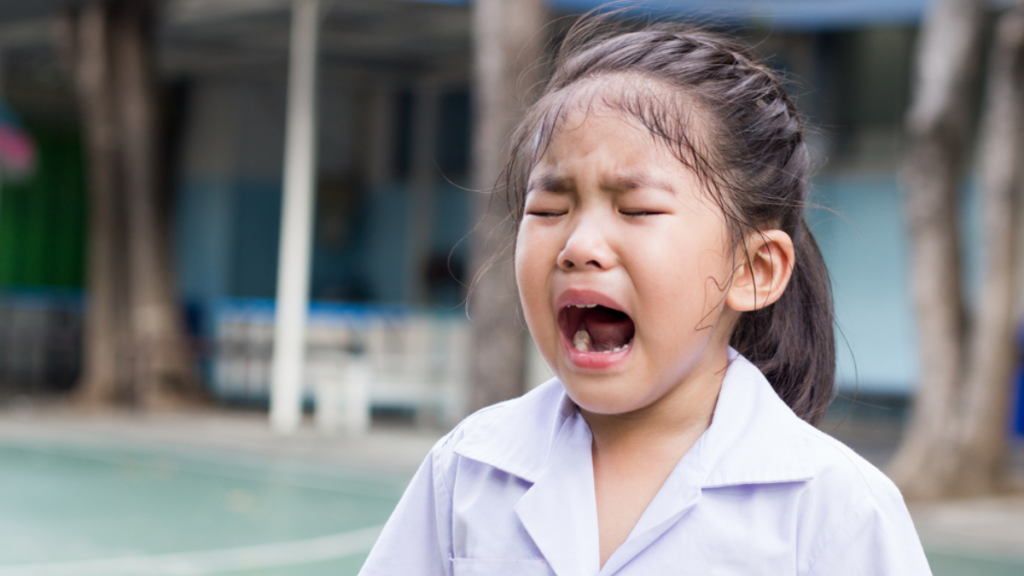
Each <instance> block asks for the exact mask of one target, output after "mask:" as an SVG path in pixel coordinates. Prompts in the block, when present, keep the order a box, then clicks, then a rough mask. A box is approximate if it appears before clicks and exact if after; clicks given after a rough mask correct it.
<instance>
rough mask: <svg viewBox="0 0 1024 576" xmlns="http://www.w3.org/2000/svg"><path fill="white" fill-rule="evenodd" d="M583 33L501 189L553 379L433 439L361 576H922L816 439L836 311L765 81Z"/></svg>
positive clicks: (785, 125) (857, 481)
mask: <svg viewBox="0 0 1024 576" xmlns="http://www.w3.org/2000/svg"><path fill="white" fill-rule="evenodd" d="M596 28H598V27H595V26H593V25H587V24H584V25H582V26H577V27H576V28H575V29H574V30H573V31H572V32H570V34H569V37H568V39H567V40H566V43H565V45H564V47H563V49H562V52H561V54H560V55H559V58H558V61H557V69H556V71H555V73H554V76H553V77H552V79H551V81H550V83H549V84H548V86H547V88H546V90H545V91H544V93H543V95H542V96H541V98H540V100H539V101H538V102H537V104H536V105H534V106H533V108H532V109H531V110H530V111H529V113H528V115H527V117H526V119H525V120H524V121H523V123H522V125H521V126H520V128H519V131H518V133H517V136H516V138H515V140H514V146H513V149H512V156H511V160H510V162H509V165H508V170H507V172H506V184H507V192H508V193H509V195H510V196H509V197H510V201H511V202H512V203H513V205H514V206H515V208H516V210H515V215H516V217H517V222H518V231H517V237H516V244H515V267H516V279H517V282H518V286H519V292H520V295H521V298H522V304H523V311H524V314H525V317H526V322H527V324H528V326H529V329H530V333H531V334H532V335H533V338H534V340H535V341H536V343H537V345H538V346H539V348H540V350H541V352H542V354H543V355H544V359H545V360H546V361H547V363H548V365H549V366H551V368H552V369H553V371H554V372H555V374H557V378H556V379H554V380H551V381H549V382H547V383H546V384H544V385H542V386H540V387H539V388H537V389H535V390H533V391H532V392H530V393H528V394H526V395H524V396H523V397H521V398H518V399H515V400H510V401H508V402H503V403H501V404H498V405H495V406H492V407H490V408H486V409H484V410H481V411H479V412H477V413H476V414H474V415H472V416H470V417H469V418H468V419H466V421H464V422H463V423H462V424H460V425H459V426H458V427H457V428H456V429H455V430H453V431H452V432H451V433H450V434H448V435H447V436H445V437H444V438H443V439H441V441H440V442H438V444H437V445H436V446H435V447H434V449H433V451H432V452H431V453H430V455H429V456H428V457H427V459H426V461H425V462H424V463H423V466H422V467H421V468H420V470H419V472H418V473H417V474H416V476H415V478H414V479H413V480H412V483H411V485H410V486H409V488H408V490H407V491H406V493H405V496H404V497H403V498H402V500H401V502H400V503H399V504H398V508H397V509H396V510H395V512H394V514H393V515H392V517H391V520H390V521H389V522H388V524H387V526H386V527H385V529H384V532H383V533H382V535H381V537H380V540H379V541H378V542H377V545H376V546H375V548H374V549H373V551H372V552H371V553H370V557H369V559H368V560H367V561H366V564H365V566H364V568H363V571H362V574H365V575H367V576H376V575H393V576H408V575H427V574H429V575H438V576H440V575H446V576H463V575H483V574H488V575H499V574H515V575H540V574H548V575H550V574H556V575H558V576H593V575H597V574H600V575H611V574H621V575H637V576H656V575H661V574H692V575H702V576H703V575H712V574H723V575H724V574H735V575H753V574H765V575H773V576H775V575H787V574H789V575H798V574H799V575H805V574H818V575H824V576H836V575H853V574H856V575H865V576H867V575H871V576H880V575H894V576H895V575H899V576H912V575H919V574H929V573H930V572H929V569H928V564H927V562H926V560H925V557H924V554H923V552H922V550H921V545H920V543H919V541H918V538H917V535H916V533H915V530H914V526H913V524H912V522H911V519H910V516H909V515H908V513H907V510H906V507H905V506H904V504H903V500H902V498H901V496H900V493H899V491H898V490H897V489H896V487H895V486H893V484H892V483H891V482H890V481H889V480H888V479H887V478H886V477H885V476H884V475H882V474H881V473H880V472H879V471H878V470H877V469H875V468H874V467H873V466H871V464H869V463H867V462H866V461H865V460H863V459H861V458H860V457H859V456H857V455H856V454H855V453H854V452H852V451H851V450H850V449H848V448H847V447H845V446H843V445H842V444H840V443H839V442H837V441H836V440H834V439H832V438H831V437H829V436H827V435H825V434H823V433H821V432H819V431H818V430H817V429H816V428H814V426H813V424H815V423H816V422H817V421H818V420H819V419H820V418H821V416H822V414H823V413H824V411H825V408H826V406H827V404H828V402H829V400H830V397H831V393H832V385H833V372H834V369H835V358H834V343H833V332H832V311H831V297H830V290H829V282H828V275H827V272H826V270H825V265H824V262H823V261H822V258H821V254H820V253H819V251H818V248H817V246H816V244H815V242H814V239H813V237H812V236H811V233H810V230H809V229H808V227H807V224H806V223H805V221H804V218H803V216H802V210H803V207H804V205H805V200H806V196H807V172H808V153H807V147H806V144H805V142H804V138H803V129H802V126H801V121H800V118H799V116H798V114H797V112H796V110H795V109H794V107H793V103H792V101H791V100H790V99H789V97H788V96H787V95H786V92H785V90H784V89H783V87H782V85H781V83H780V82H779V79H778V78H777V77H776V76H775V75H774V74H773V73H772V72H771V71H769V70H768V69H767V68H766V67H765V66H764V65H763V64H760V63H758V62H757V61H756V60H755V59H754V58H752V57H751V55H750V54H749V53H748V52H747V51H746V50H745V49H743V48H741V47H738V46H737V45H735V44H733V43H732V42H730V41H728V40H726V39H724V38H722V37H719V36H717V35H714V34H711V33H708V32H704V31H692V30H687V29H680V28H679V27H674V26H673V25H667V24H660V25H651V26H648V27H646V28H645V29H643V30H640V31H632V32H621V33H612V34H606V33H599V32H594V30H595V29H596Z"/></svg>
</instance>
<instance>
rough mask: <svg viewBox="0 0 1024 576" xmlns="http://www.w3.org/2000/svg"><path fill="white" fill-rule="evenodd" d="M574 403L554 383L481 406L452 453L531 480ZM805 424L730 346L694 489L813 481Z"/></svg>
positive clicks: (541, 468) (542, 465) (702, 444)
mask: <svg viewBox="0 0 1024 576" xmlns="http://www.w3.org/2000/svg"><path fill="white" fill-rule="evenodd" d="M575 411H576V405H575V404H574V403H573V402H572V400H570V399H569V397H568V396H567V395H566V394H565V391H564V389H563V388H562V384H561V383H560V382H559V381H558V380H557V379H552V380H549V381H548V382H546V383H544V384H542V385H541V386H539V387H538V388H536V389H534V390H532V391H530V392H529V393H527V394H525V395H524V396H522V397H520V398H517V399H514V400H509V401H507V402H504V403H502V404H499V405H496V406H493V407H491V408H488V409H485V411H484V412H482V413H480V414H479V415H478V416H476V417H474V418H473V420H476V422H475V423H474V425H473V426H472V428H471V429H469V430H467V431H466V432H467V433H466V434H465V435H464V436H463V437H462V439H461V440H460V441H459V442H458V443H457V444H456V445H455V452H456V453H457V454H459V455H460V456H463V457H465V458H470V459H472V460H476V461H478V462H482V463H484V464H487V465H489V466H492V467H494V468H497V469H499V470H503V471H505V472H507V473H509V474H512V475H514V476H517V477H519V478H522V479H524V480H526V481H528V482H531V483H535V482H536V481H537V478H538V477H539V476H540V474H541V473H542V472H543V471H544V468H545V465H546V464H547V461H548V456H549V454H550V453H551V452H552V447H553V444H554V443H555V442H557V441H558V431H559V430H560V429H561V427H562V424H563V423H564V422H565V420H566V418H567V417H568V416H570V415H572V414H573V413H574V412H575ZM806 426H809V425H808V424H807V423H805V422H803V421H802V420H800V419H799V418H798V417H796V415H794V414H793V412H792V411H791V410H790V409H789V407H788V406H786V404H785V403H784V402H783V401H782V400H781V399H780V398H779V397H778V395H777V394H776V393H775V391H774V390H773V389H772V387H771V384H769V383H768V380H766V379H765V377H764V375H762V374H761V372H760V371H759V370H758V369H757V367H756V366H754V365H753V364H751V363H750V361H748V360H747V359H746V358H744V357H743V356H742V355H740V354H739V353H737V352H736V351H735V350H733V349H731V348H730V349H729V368H728V369H727V371H726V373H725V377H724V378H723V380H722V390H721V392H720V393H719V395H718V402H717V404H716V405H715V414H714V417H713V418H712V422H711V426H710V427H709V428H708V429H707V430H706V431H705V432H704V435H703V436H702V437H701V439H700V440H699V441H698V445H699V446H695V447H694V448H695V449H698V450H699V458H700V459H699V476H700V478H699V482H700V487H701V488H716V487H723V486H736V485H743V484H773V483H784V482H799V481H803V480H809V479H811V478H812V477H813V475H814V474H813V467H812V466H811V465H810V463H808V462H807V461H806V458H807V454H808V451H807V450H805V448H804V447H805V443H806V440H805V439H806V437H807V436H806V434H804V433H803V432H802V429H803V428H805V427H806Z"/></svg>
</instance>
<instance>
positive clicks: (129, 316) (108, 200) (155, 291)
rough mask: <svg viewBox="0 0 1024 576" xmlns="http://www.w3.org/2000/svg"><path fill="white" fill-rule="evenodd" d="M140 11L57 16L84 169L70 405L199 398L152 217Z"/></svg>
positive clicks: (151, 77) (148, 77) (151, 96)
mask: <svg viewBox="0 0 1024 576" xmlns="http://www.w3.org/2000/svg"><path fill="white" fill-rule="evenodd" d="M152 10H153V4H152V1H151V0H94V1H92V2H88V3H86V4H84V5H83V6H81V7H80V8H79V9H77V10H72V11H70V12H68V13H66V14H65V15H64V16H63V19H62V21H61V23H62V25H61V28H62V30H63V37H64V38H63V44H64V45H65V48H66V50H65V51H66V52H67V58H66V59H67V60H68V62H69V64H70V65H71V67H72V73H73V75H74V77H75V83H76V87H77V89H78V93H79V99H80V102H81V108H82V115H83V120H84V125H85V133H86V144H87V158H88V161H89V170H88V172H89V176H90V180H89V188H90V190H89V197H90V221H89V229H90V232H89V234H90V236H89V242H90V244H89V260H88V272H87V276H88V280H87V282H88V285H87V291H88V306H87V309H86V333H85V338H84V343H83V345H84V348H85V350H84V354H83V357H84V370H83V377H82V379H81V382H80V386H79V396H80V398H81V399H82V400H84V401H86V402H90V403H110V402H116V401H129V402H137V403H141V404H143V405H158V404H166V403H168V402H177V401H179V400H182V399H185V400H189V399H193V398H196V397H197V396H198V393H199V391H200V387H199V385H198V377H197V374H196V373H195V370H194V364H193V361H192V357H191V354H190V350H189V348H188V341H187V338H186V336H185V329H184V323H183V321H182V319H181V317H180V315H179V313H178V308H177V299H176V297H175V291H174V286H173V277H172V275H171V272H170V271H171V259H170V253H169V250H168V246H169V245H170V243H169V242H168V241H167V239H166V238H163V237H161V235H162V234H167V233H168V229H167V227H166V226H165V225H163V222H162V221H161V219H160V218H159V214H158V210H159V207H158V195H159V187H158V181H157V179H158V177H159V176H158V174H159V172H158V166H157V162H158V160H159V158H160V156H159V154H158V151H157V143H158V142H159V138H158V125H157V121H156V112H155V110H156V89H155V74H154V70H153V52H154V46H153V41H152V34H151V24H152V15H153V14H152Z"/></svg>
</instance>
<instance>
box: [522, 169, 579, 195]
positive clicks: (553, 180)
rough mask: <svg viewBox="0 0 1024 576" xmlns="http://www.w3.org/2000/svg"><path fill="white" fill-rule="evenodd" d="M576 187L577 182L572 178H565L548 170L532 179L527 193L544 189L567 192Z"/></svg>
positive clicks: (557, 192)
mask: <svg viewBox="0 0 1024 576" xmlns="http://www.w3.org/2000/svg"><path fill="white" fill-rule="evenodd" d="M575 189H576V182H575V181H574V180H573V179H572V178H565V177H562V176H558V175H556V174H554V173H551V172H547V173H545V174H541V175H540V176H539V177H537V178H535V179H533V180H531V181H530V184H529V187H528V188H527V189H526V192H527V193H530V192H533V191H536V190H544V191H545V192H553V193H555V194H565V193H568V192H572V191H573V190H575Z"/></svg>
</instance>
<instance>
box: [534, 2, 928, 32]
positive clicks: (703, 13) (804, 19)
mask: <svg viewBox="0 0 1024 576" xmlns="http://www.w3.org/2000/svg"><path fill="white" fill-rule="evenodd" d="M549 1H550V2H551V6H552V7H553V8H555V9H557V10H563V11H567V12H584V11H587V10H591V9H593V8H596V7H598V6H601V5H602V4H604V2H600V1H595V0H549ZM928 4H929V0H645V1H642V2H639V3H638V8H639V10H641V11H648V12H656V13H661V14H672V15H679V16H687V17H692V18H696V19H699V20H711V21H719V22H723V23H729V24H740V25H751V24H756V25H768V26H772V27H774V28H780V29H781V28H785V29H806V30H816V29H828V28H858V27H863V26H885V25H912V24H916V23H917V22H918V21H919V20H920V18H921V16H922V14H924V11H925V9H926V8H927V7H928ZM625 5H628V4H625Z"/></svg>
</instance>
